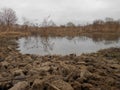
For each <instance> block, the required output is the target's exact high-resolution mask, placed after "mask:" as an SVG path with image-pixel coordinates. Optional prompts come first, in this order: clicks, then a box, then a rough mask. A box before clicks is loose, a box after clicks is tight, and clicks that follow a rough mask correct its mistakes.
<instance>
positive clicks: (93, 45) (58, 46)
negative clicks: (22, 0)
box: [18, 36, 120, 55]
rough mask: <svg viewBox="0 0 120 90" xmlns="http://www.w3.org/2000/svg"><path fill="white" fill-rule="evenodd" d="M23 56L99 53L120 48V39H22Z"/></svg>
mask: <svg viewBox="0 0 120 90" xmlns="http://www.w3.org/2000/svg"><path fill="white" fill-rule="evenodd" d="M18 44H19V48H18V50H20V52H21V53H23V54H36V55H55V54H56V55H68V54H73V53H74V54H76V55H80V54H82V53H92V52H97V51H98V50H100V49H106V48H110V47H120V38H117V39H110V40H106V39H104V38H101V37H99V38H97V39H96V38H89V37H86V36H79V37H39V36H38V37H31V36H29V37H26V38H25V37H22V38H20V39H19V40H18Z"/></svg>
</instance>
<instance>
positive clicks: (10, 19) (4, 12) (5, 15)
mask: <svg viewBox="0 0 120 90" xmlns="http://www.w3.org/2000/svg"><path fill="white" fill-rule="evenodd" d="M0 21H1V22H2V23H3V24H5V25H7V26H9V25H13V24H15V23H16V21H17V17H16V13H15V11H14V10H13V9H11V8H3V9H1V13H0Z"/></svg>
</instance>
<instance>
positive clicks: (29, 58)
mask: <svg viewBox="0 0 120 90" xmlns="http://www.w3.org/2000/svg"><path fill="white" fill-rule="evenodd" d="M17 39H18V35H10V36H7V37H6V35H0V90H8V89H9V90H120V48H110V49H105V50H100V51H98V52H97V53H91V54H82V55H80V56H76V55H75V54H70V55H66V56H57V55H53V56H49V55H47V56H36V55H28V54H26V55H22V54H21V53H19V51H17V50H16V48H17V44H16V42H15V40H17Z"/></svg>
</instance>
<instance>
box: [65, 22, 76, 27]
mask: <svg viewBox="0 0 120 90" xmlns="http://www.w3.org/2000/svg"><path fill="white" fill-rule="evenodd" d="M66 26H67V27H75V24H74V23H73V22H68V23H67V24H66Z"/></svg>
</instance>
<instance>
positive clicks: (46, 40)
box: [41, 37, 54, 52]
mask: <svg viewBox="0 0 120 90" xmlns="http://www.w3.org/2000/svg"><path fill="white" fill-rule="evenodd" d="M41 44H42V46H43V49H44V51H45V52H49V50H51V51H52V50H53V46H54V43H53V42H51V41H50V38H48V37H41Z"/></svg>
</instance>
